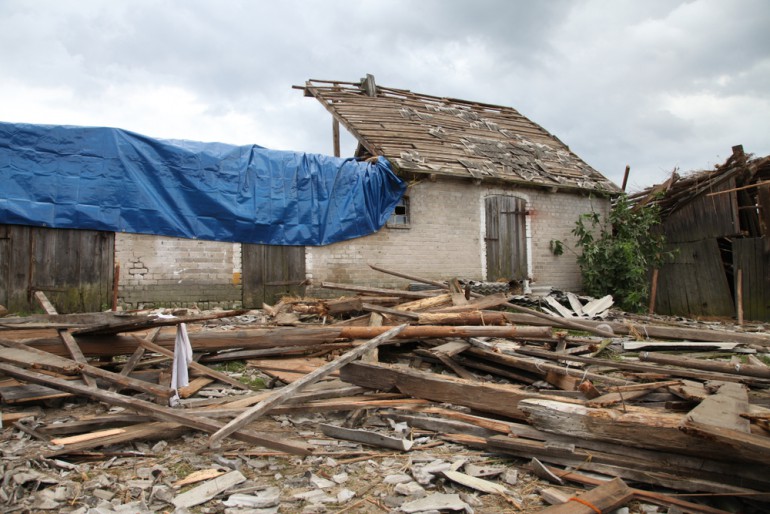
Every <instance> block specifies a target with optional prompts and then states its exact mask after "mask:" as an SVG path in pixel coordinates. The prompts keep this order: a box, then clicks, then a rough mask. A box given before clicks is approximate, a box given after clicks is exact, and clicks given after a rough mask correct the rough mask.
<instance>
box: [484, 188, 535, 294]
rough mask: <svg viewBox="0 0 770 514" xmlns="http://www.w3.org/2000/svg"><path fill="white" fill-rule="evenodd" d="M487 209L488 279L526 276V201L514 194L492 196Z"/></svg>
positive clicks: (488, 199) (513, 278) (522, 277)
mask: <svg viewBox="0 0 770 514" xmlns="http://www.w3.org/2000/svg"><path fill="white" fill-rule="evenodd" d="M484 206H485V210H486V236H485V238H484V240H485V242H486V245H487V280H490V281H494V280H499V279H505V280H523V279H525V278H527V203H526V201H525V200H524V199H522V198H517V197H515V196H503V195H496V196H489V197H487V198H486V199H485V201H484Z"/></svg>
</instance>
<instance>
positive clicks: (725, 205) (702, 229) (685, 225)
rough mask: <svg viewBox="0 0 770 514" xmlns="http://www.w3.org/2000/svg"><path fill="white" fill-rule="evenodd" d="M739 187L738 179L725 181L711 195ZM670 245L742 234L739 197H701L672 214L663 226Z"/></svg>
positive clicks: (704, 195) (730, 195) (726, 195)
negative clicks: (737, 184)
mask: <svg viewBox="0 0 770 514" xmlns="http://www.w3.org/2000/svg"><path fill="white" fill-rule="evenodd" d="M734 187H735V179H734V178H731V179H730V180H727V181H725V182H724V183H723V184H720V185H719V186H718V187H715V188H714V189H713V190H712V191H709V193H715V192H718V191H724V190H727V189H732V188H734ZM663 227H664V233H665V235H666V240H667V241H668V242H683V241H699V240H701V239H707V238H717V237H727V236H733V235H737V234H740V232H741V231H740V224H739V218H738V204H737V200H736V196H735V194H729V193H728V194H720V195H713V196H707V195H706V194H702V195H700V196H699V197H698V198H695V199H694V200H692V201H691V202H689V203H688V204H687V205H685V206H683V207H682V208H680V209H677V210H676V211H674V212H673V213H671V214H670V215H669V216H668V217H667V218H666V220H665V222H664V223H663Z"/></svg>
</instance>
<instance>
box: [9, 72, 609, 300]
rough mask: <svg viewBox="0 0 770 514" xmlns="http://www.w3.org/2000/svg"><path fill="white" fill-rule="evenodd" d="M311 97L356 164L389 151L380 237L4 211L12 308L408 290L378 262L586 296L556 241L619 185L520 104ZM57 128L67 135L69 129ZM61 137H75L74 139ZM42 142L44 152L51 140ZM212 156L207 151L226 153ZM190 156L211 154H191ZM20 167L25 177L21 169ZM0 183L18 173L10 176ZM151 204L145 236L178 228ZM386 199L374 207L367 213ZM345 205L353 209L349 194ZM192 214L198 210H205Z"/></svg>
mask: <svg viewBox="0 0 770 514" xmlns="http://www.w3.org/2000/svg"><path fill="white" fill-rule="evenodd" d="M301 88H302V89H303V90H304V92H305V94H307V95H309V96H312V97H315V98H316V99H318V100H319V101H320V102H321V104H322V105H323V106H324V107H325V108H326V109H328V110H329V112H330V113H331V114H332V116H333V123H334V127H336V128H335V134H338V133H339V132H338V131H339V125H342V126H343V127H344V128H346V129H347V130H348V131H349V132H350V133H351V134H353V136H354V137H355V138H356V139H357V141H358V149H357V151H356V155H355V158H356V162H361V163H365V162H366V160H367V159H370V158H371V157H373V156H382V157H384V158H385V159H386V160H387V162H388V163H389V165H390V166H392V170H393V172H395V174H396V175H398V177H400V179H401V180H403V181H404V182H406V183H407V184H408V188H407V190H406V192H405V193H404V194H403V195H401V197H400V198H399V200H398V202H397V204H395V205H392V206H388V207H389V210H390V212H389V214H391V215H390V216H389V217H388V218H387V220H386V221H385V222H384V226H383V227H382V228H379V229H378V230H374V231H371V232H370V233H368V234H365V235H361V237H358V236H357V237H354V238H346V239H344V240H341V241H329V242H323V244H319V241H318V240H315V241H308V242H307V244H302V243H303V241H300V240H299V239H296V240H293V241H288V242H287V241H285V240H282V241H276V242H273V241H269V240H267V239H262V240H259V241H254V240H249V239H248V238H245V237H243V236H238V237H230V238H229V239H224V240H223V239H222V238H219V237H218V236H217V235H216V232H217V231H218V230H221V229H222V228H223V227H227V226H228V224H229V223H231V221H230V220H228V219H227V218H222V219H220V220H217V219H215V216H213V215H212V214H211V213H209V212H203V213H202V214H200V217H201V219H203V220H204V221H202V222H200V223H197V222H196V223H187V222H185V223H186V224H187V225H189V227H188V228H189V230H187V231H186V232H185V231H182V232H180V235H179V236H178V237H169V235H171V236H174V235H175V233H173V232H172V233H169V232H160V231H159V230H157V229H154V228H152V227H150V229H147V227H139V228H138V229H132V228H130V227H129V228H128V229H126V228H120V229H119V230H109V229H107V230H103V229H102V230H96V231H93V232H88V231H87V230H83V229H90V227H89V226H88V224H86V225H85V226H83V225H78V224H77V219H80V220H83V219H87V220H88V219H92V218H93V217H94V216H103V217H105V218H110V217H114V216H116V214H115V212H114V210H110V209H107V210H104V209H103V210H102V211H100V213H99V214H94V213H86V214H85V215H80V216H79V217H75V218H72V219H70V220H68V221H70V222H71V223H70V224H69V225H67V226H58V227H55V226H54V225H51V224H49V223H48V222H46V221H41V222H34V221H30V220H29V219H27V218H25V217H24V216H20V215H19V213H18V212H12V214H10V215H9V214H8V213H9V212H11V211H12V210H13V209H12V208H9V207H8V206H7V202H6V203H5V204H3V205H5V206H6V207H5V208H4V209H5V212H6V214H7V215H5V216H3V217H2V219H0V221H1V222H2V223H3V225H1V226H0V230H2V231H3V232H2V238H1V239H0V255H3V256H8V258H3V259H0V262H2V263H3V264H2V265H1V266H2V269H0V303H3V302H5V303H4V304H5V305H8V306H9V307H10V308H12V309H22V310H23V309H24V306H27V307H28V308H29V307H31V306H33V305H34V304H33V303H32V298H31V292H32V291H34V290H44V291H46V293H47V294H48V295H49V296H51V297H52V298H54V299H56V302H57V304H59V305H62V308H63V309H64V310H72V311H78V310H81V311H92V310H98V309H100V308H103V307H105V306H109V305H112V304H113V303H119V304H122V305H123V306H125V307H126V308H128V309H132V308H134V309H135V308H142V307H152V306H160V305H169V306H170V305H175V306H192V305H197V306H199V307H201V308H208V307H213V306H224V307H234V306H245V307H259V306H261V305H262V303H263V302H267V303H273V302H275V301H276V300H277V299H278V298H279V297H280V296H282V295H285V294H295V295H302V294H305V293H308V294H314V295H316V294H322V293H323V290H322V289H320V288H315V287H314V285H317V284H321V283H324V282H331V283H335V282H352V283H357V284H363V285H368V286H377V287H405V286H406V285H408V282H406V281H404V280H403V279H399V278H396V277H391V278H385V279H383V277H382V276H381V275H380V274H377V273H376V272H374V271H373V270H371V269H370V268H369V267H368V264H378V265H383V266H389V267H398V265H399V264H401V263H403V262H404V261H405V260H406V261H408V262H409V263H410V268H411V269H412V270H413V271H414V272H416V273H419V274H422V275H424V276H427V277H430V278H432V279H435V280H444V279H448V278H452V277H460V278H463V279H469V280H481V281H484V280H486V281H497V280H504V281H519V282H523V281H527V282H528V283H529V284H530V285H531V286H532V287H533V288H542V289H544V290H547V289H550V288H551V287H556V288H561V289H567V290H578V289H579V288H580V270H579V268H578V266H577V263H576V260H575V255H574V254H573V253H572V252H565V253H564V254H563V255H560V256H556V255H554V254H553V253H552V252H551V249H550V242H551V241H552V240H561V241H565V242H569V241H571V234H570V232H571V230H572V228H573V226H574V222H575V220H576V219H577V218H578V217H579V216H580V215H581V214H583V213H586V212H591V211H596V212H599V213H601V214H604V213H606V212H607V209H608V208H609V196H611V195H612V194H614V193H617V192H618V188H617V186H615V185H614V184H613V183H612V182H610V181H609V180H607V179H606V178H605V177H603V176H602V175H601V174H600V173H599V172H597V171H596V170H594V169H593V168H591V167H590V166H589V165H588V164H586V163H585V162H584V161H582V160H581V159H580V158H579V157H578V156H576V155H575V154H574V153H573V152H571V151H570V149H569V148H568V147H567V146H566V145H565V144H563V143H562V142H561V141H560V140H559V139H558V138H556V137H555V136H554V135H552V134H550V133H548V132H547V131H546V130H545V129H543V128H542V127H540V126H539V125H537V124H536V123H534V122H532V121H530V120H529V119H527V118H526V117H525V116H523V115H521V114H520V113H519V112H517V111H516V110H514V109H512V108H508V107H501V106H495V105H488V104H482V103H476V102H471V101H464V100H457V99H450V98H443V97H437V96H430V95H425V94H418V93H413V92H410V91H406V90H402V89H395V88H388V87H382V86H379V85H376V84H375V83H374V78H373V77H371V76H367V78H366V79H364V80H362V81H361V82H340V81H333V82H332V81H313V80H311V81H308V82H307V83H306V84H305V85H304V86H302V87H301ZM70 129H73V128H70ZM55 130H56V131H58V132H59V133H61V132H62V131H65V127H56V128H55ZM60 136H61V137H62V138H63V139H62V141H66V140H67V137H68V136H67V135H66V131H65V133H64V134H60ZM335 137H338V136H335ZM138 139H140V140H142V141H144V142H148V144H150V146H152V145H153V144H155V143H157V141H154V140H151V139H150V138H146V137H144V136H138ZM41 140H42V141H47V143H46V144H48V143H50V141H51V138H46V137H42V138H41ZM18 141H19V139H18V138H17V137H15V136H13V135H11V136H8V137H7V138H6V140H5V142H4V144H3V147H4V151H5V152H8V153H9V154H13V153H24V154H25V155H26V154H28V153H29V152H34V149H33V148H31V147H30V146H29V145H26V144H25V145H22V146H23V147H14V145H15V144H18ZM77 141H78V139H77V138H72V139H71V140H70V141H67V142H65V143H64V144H63V148H64V149H63V150H62V152H63V153H62V154H61V155H60V157H59V158H60V160H61V161H62V162H66V161H70V160H71V159H72V158H73V157H72V155H70V154H68V153H67V152H68V151H69V149H70V148H69V146H71V145H76V144H77ZM185 144H186V145H188V146H189V145H190V144H192V143H189V142H186V143H185ZM205 145H208V146H207V148H208V149H211V147H212V146H213V145H217V144H215V143H207V144H205ZM183 146H184V145H183ZM221 146H224V145H221ZM337 146H338V143H337ZM185 150H189V148H186V149H185ZM40 155H45V158H30V160H29V161H28V162H29V163H30V166H32V167H33V168H34V167H37V169H38V171H39V170H40V169H43V170H45V171H46V172H48V173H54V174H55V171H52V170H51V169H50V168H51V167H52V166H53V167H54V168H55V167H56V166H57V165H56V163H55V162H54V156H55V155H56V153H55V152H51V151H49V150H43V151H42V152H40V153H38V157H40ZM287 155H291V158H289V157H285V156H284V157H282V159H283V158H285V159H288V161H286V160H284V161H280V160H279V161H278V163H274V164H271V167H268V168H266V169H269V170H271V171H270V173H273V174H276V170H277V169H279V168H280V167H281V166H283V165H284V164H285V163H286V162H292V166H293V165H294V164H293V161H292V159H300V160H301V159H304V158H305V155H307V154H293V153H288V154H287ZM90 157H91V158H93V157H94V156H93V155H91V156H90ZM231 157H232V156H231V155H228V156H226V157H222V158H221V159H222V160H221V162H220V163H216V162H212V161H211V159H212V157H211V156H208V157H205V158H204V160H206V159H208V160H206V162H205V164H200V163H198V164H196V166H198V167H199V170H198V171H195V173H193V175H192V176H195V177H197V178H196V179H195V180H187V181H184V179H183V178H181V179H179V180H182V181H183V182H184V184H183V185H182V186H180V188H181V189H186V190H187V191H186V193H187V194H194V193H195V191H194V189H195V188H197V187H199V188H200V189H201V191H200V192H201V193H202V194H204V195H210V194H211V193H212V189H211V188H212V184H213V182H211V180H213V179H214V177H215V176H216V175H217V174H220V175H221V176H225V177H227V176H230V175H231V174H232V169H231V165H232V163H231V161H230V160H228V159H231ZM317 157H318V158H321V156H317ZM168 159H171V160H168ZM174 159H177V158H176V157H173V156H172V157H169V156H168V155H164V154H163V153H162V152H161V153H157V154H155V155H153V157H152V158H151V159H148V160H146V161H144V162H142V166H143V168H144V171H145V172H147V173H148V174H149V175H151V176H160V175H172V174H173V173H180V174H181V176H183V175H184V174H185V173H189V172H190V169H193V168H195V166H193V168H189V166H190V163H189V162H180V161H179V159H177V160H176V161H174ZM185 159H193V160H195V159H200V157H195V156H193V155H192V154H187V155H186V156H185ZM324 159H325V158H324ZM328 159H332V158H328ZM196 162H197V161H196ZM346 162H347V161H346ZM282 163H283V164H282ZM176 164H181V165H182V168H181V171H179V170H177V171H174V166H175V165H176ZM335 165H337V164H335ZM14 166H15V167H14V173H16V174H17V175H18V174H19V173H20V170H19V169H18V166H17V165H14ZM89 166H93V164H89ZM185 166H188V167H187V168H185ZM86 169H87V170H89V169H90V168H88V167H86ZM201 170H203V171H201ZM31 171H34V169H33V170H31ZM3 173H4V174H6V175H7V174H8V173H9V172H8V168H6V170H5V171H4V172H3ZM32 176H34V173H33V175H32ZM51 176H55V175H51ZM49 178H50V177H49ZM67 178H68V179H71V178H72V177H71V176H70V177H67ZM67 178H65V177H59V179H57V180H58V183H59V184H60V185H61V186H62V187H63V189H60V190H58V191H57V193H56V194H54V193H53V192H50V193H49V195H48V197H49V198H43V199H39V198H38V199H35V200H34V201H32V202H30V203H29V204H27V205H28V206H29V205H35V206H37V207H39V208H38V209H37V211H40V210H46V209H48V210H50V211H56V212H57V213H59V214H60V213H61V212H62V210H63V209H65V208H66V206H67V205H70V204H71V203H72V201H71V199H65V200H64V201H62V202H61V204H59V205H56V201H52V200H51V198H57V197H61V196H62V195H64V194H66V193H67V192H68V191H70V189H71V185H70V182H69V181H68V180H67ZM273 178H275V177H273ZM25 180H33V178H27V179H25ZM141 180H147V179H146V177H144V178H141ZM282 180H283V179H282ZM23 181H24V180H22V182H23ZM55 183H57V182H55ZM286 183H288V182H285V183H283V184H284V185H280V184H278V183H277V182H275V181H274V182H272V185H270V184H268V185H266V186H265V187H266V188H267V190H268V191H269V193H267V194H268V196H270V200H271V201H273V202H274V201H275V200H276V198H279V197H280V196H281V195H283V194H284V193H285V192H286V190H290V189H291V188H288V189H282V188H283V187H284V186H285V184H286ZM18 187H19V188H22V185H19V186H18ZM158 187H163V186H162V185H159V186H158ZM175 187H176V186H175ZM68 188H70V189H68ZM136 188H137V185H136V184H133V185H132V186H130V187H129V189H128V194H134V193H135V191H133V190H134V189H136ZM139 189H141V188H139ZM132 191H133V192H132ZM70 192H71V191H70ZM153 194H154V196H153V199H154V201H155V202H156V204H164V203H168V204H169V205H168V208H167V210H166V211H165V212H163V211H162V210H157V211H153V212H150V213H148V214H147V216H146V217H147V218H148V220H149V221H148V222H147V225H154V226H155V227H158V226H164V225H167V224H168V223H170V221H169V219H171V220H173V219H174V218H178V217H179V216H178V214H176V213H175V212H174V209H175V208H176V207H178V205H176V204H175V202H174V194H175V193H171V192H163V191H161V190H160V189H157V190H156V191H155V192H154V193H153ZM118 196H120V195H118ZM220 196H222V198H220V200H222V201H223V202H232V203H235V204H238V201H239V200H237V199H235V197H229V198H224V197H225V196H227V193H226V192H222V193H220ZM191 198H192V197H191ZM389 199H390V198H389ZM374 200H376V199H374V198H373V197H371V196H370V197H366V198H365V199H364V201H365V202H366V203H367V209H371V208H372V203H371V202H372V201H374ZM206 201H208V200H206ZM337 201H338V202H340V204H343V203H345V199H344V198H343V197H339V198H338V199H337ZM46 202H48V205H47V206H45V205H46ZM203 203H204V204H205V202H203ZM375 203H376V204H379V203H380V202H379V201H377V202H375ZM185 204H186V205H185V207H190V208H191V213H192V215H197V214H196V211H195V208H196V206H195V204H196V200H194V199H193V200H189V201H187V202H185ZM377 207H379V205H377ZM29 210H30V211H35V210H36V209H32V208H30V209H29ZM45 215H49V214H48V213H46V214H45ZM45 215H44V216H43V218H42V219H44V218H45ZM280 215H281V216H285V217H286V218H287V219H294V223H295V224H296V225H297V226H300V225H302V223H303V221H302V220H301V219H299V218H297V216H298V211H297V210H296V209H295V210H292V209H291V208H288V209H284V210H283V211H281V213H280ZM61 217H62V216H60V218H61ZM64 217H66V216H64ZM348 221H350V220H348ZM185 223H183V224H185ZM236 224H237V223H236ZM217 225H219V226H217ZM53 227H55V228H53ZM71 229H78V230H77V232H73V231H72V230H71ZM287 243H288V244H287ZM53 263H56V265H55V266H53ZM308 285H309V286H310V289H309V290H307V289H306V287H307V286H308ZM327 294H328V293H327Z"/></svg>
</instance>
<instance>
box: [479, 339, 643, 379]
mask: <svg viewBox="0 0 770 514" xmlns="http://www.w3.org/2000/svg"><path fill="white" fill-rule="evenodd" d="M520 350H521V349H519V350H517V352H518V351H520ZM467 353H470V354H471V355H474V356H476V357H481V358H483V359H488V360H491V361H492V362H496V363H498V364H504V365H506V366H511V367H514V368H518V369H522V370H525V371H528V372H530V373H534V374H536V375H539V376H542V377H545V376H546V375H547V374H548V373H554V374H557V375H563V376H570V377H575V378H579V379H581V380H590V381H592V382H602V383H606V384H614V385H626V384H628V380H624V379H619V378H614V377H608V376H604V375H599V374H597V373H592V372H590V371H584V370H581V369H577V368H569V367H565V366H560V365H558V364H553V363H551V362H548V361H547V360H542V359H533V358H530V357H520V356H516V355H508V354H501V353H495V352H493V351H490V350H484V349H481V348H472V349H469V350H468V352H467ZM522 353H524V352H522ZM539 355H544V356H546V357H547V358H548V357H551V356H553V358H559V359H564V358H567V357H569V355H566V354H554V353H553V352H543V353H542V354H539ZM608 362H613V361H608Z"/></svg>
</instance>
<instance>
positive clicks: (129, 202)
mask: <svg viewBox="0 0 770 514" xmlns="http://www.w3.org/2000/svg"><path fill="white" fill-rule="evenodd" d="M405 189H406V184H405V183H404V182H403V181H402V180H401V179H399V178H398V177H397V176H396V175H395V174H394V173H393V171H392V169H391V167H390V163H389V162H388V161H387V160H386V159H385V158H383V157H380V158H379V159H378V160H377V162H374V163H367V162H358V161H356V160H354V159H340V158H336V157H328V156H324V155H316V154H306V153H301V152H286V151H277V150H269V149H266V148H262V147H260V146H256V145H246V146H235V145H228V144H223V143H199V142H193V141H181V140H161V139H152V138H150V137H146V136H142V135H139V134H135V133H132V132H128V131H125V130H120V129H114V128H93V127H72V126H52V125H30V124H20V123H2V122H0V223H6V224H21V225H35V226H44V227H52V228H73V229H92V230H105V231H110V232H134V233H139V234H156V235H164V236H176V237H185V238H191V239H207V240H214V241H234V242H242V243H263V244H275V245H325V244H329V243H334V242H337V241H343V240H346V239H352V238H355V237H361V236H365V235H367V234H371V233H373V232H376V231H377V230H379V229H380V228H381V227H382V226H383V225H384V224H385V222H386V221H387V219H388V217H389V215H390V214H391V212H392V211H393V209H394V207H395V206H396V203H397V202H398V200H399V199H400V198H401V196H402V195H403V193H404V191H405Z"/></svg>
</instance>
